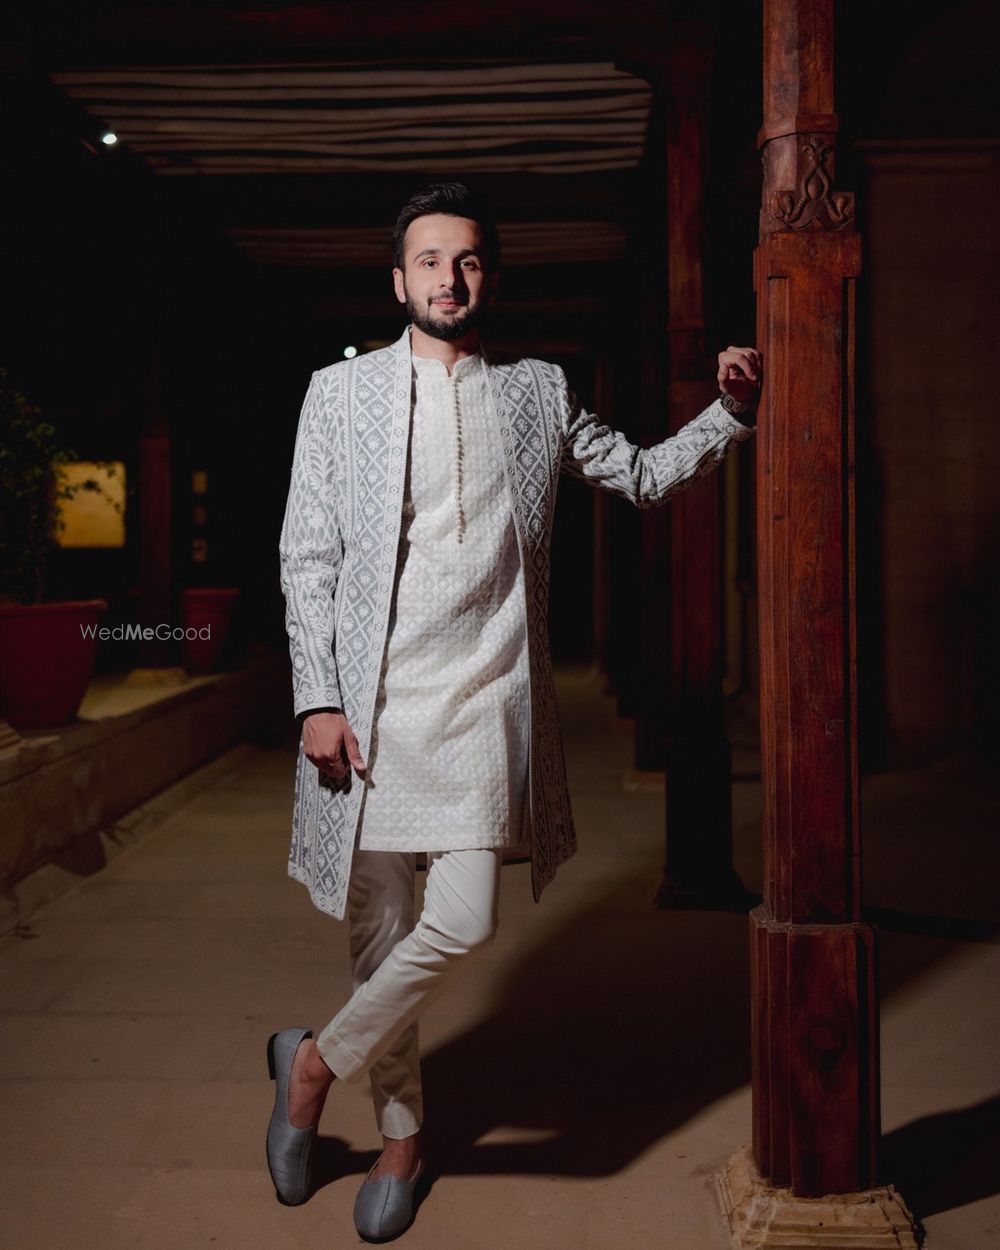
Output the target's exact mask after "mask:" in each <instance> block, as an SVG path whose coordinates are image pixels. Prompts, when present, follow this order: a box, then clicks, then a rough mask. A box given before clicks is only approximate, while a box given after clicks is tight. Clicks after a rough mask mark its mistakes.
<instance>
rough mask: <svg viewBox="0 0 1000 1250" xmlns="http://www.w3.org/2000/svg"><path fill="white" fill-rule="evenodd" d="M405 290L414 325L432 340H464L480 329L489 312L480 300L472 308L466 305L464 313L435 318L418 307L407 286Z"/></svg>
mask: <svg viewBox="0 0 1000 1250" xmlns="http://www.w3.org/2000/svg"><path fill="white" fill-rule="evenodd" d="M403 289H404V291H405V292H406V311H407V313H409V316H410V320H411V321H412V322H413V324H414V325H415V326H416V327H417V329H418V330H422V331H423V332H424V334H429V335H430V336H431V338H435V339H443V340H444V341H445V342H451V341H452V340H454V339H461V338H464V337H465V336H466V335H467V334H468V333H469V332H470V331H471V330H476V329H478V328H479V327H480V326H481V325H482V324H483V322H484V321H485V320H486V315H487V313H488V311H489V308H488V306H487V304H486V303H485V302H484V301H482V300H480V302H479V303H478V304H475V305H473V306H472V307H470V306H469V305H468V304H466V306H465V310H464V312H456V313H455V314H454V315H453V316H449V317H444V316H442V315H441V314H438V316H437V317H436V318H435V317H432V315H431V311H430V308H427V309H422V308H420V307H419V306H418V305H417V303H416V302H415V301H414V300H413V298H412V297H411V295H410V293H409V291H406V288H405V285H404V288H403Z"/></svg>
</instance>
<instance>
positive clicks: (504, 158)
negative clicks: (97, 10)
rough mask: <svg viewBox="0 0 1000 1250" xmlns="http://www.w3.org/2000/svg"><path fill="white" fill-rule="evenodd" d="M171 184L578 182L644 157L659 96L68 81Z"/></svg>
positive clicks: (390, 77)
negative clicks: (338, 176)
mask: <svg viewBox="0 0 1000 1250" xmlns="http://www.w3.org/2000/svg"><path fill="white" fill-rule="evenodd" d="M51 77H52V80H53V82H55V83H56V84H57V85H58V86H59V87H61V88H62V89H63V90H64V91H65V92H66V93H67V94H68V95H70V96H72V97H73V98H74V99H75V100H77V101H79V102H80V104H81V105H82V106H83V107H84V108H85V109H86V110H87V111H88V112H89V113H90V114H91V115H92V116H94V117H95V118H96V119H98V120H99V121H102V122H104V123H106V124H107V125H108V126H110V127H111V128H112V129H113V130H114V131H115V132H116V133H117V134H118V137H119V140H120V141H121V142H122V143H123V144H126V145H128V147H129V148H130V149H131V150H132V151H133V152H135V153H136V154H137V155H139V156H141V157H142V158H143V159H144V160H145V161H147V162H148V163H149V165H150V166H152V167H153V168H154V169H155V170H156V172H157V173H161V174H212V175H219V174H294V173H307V174H311V173H346V172H358V171H378V172H406V171H420V170H428V169H433V170H435V171H436V172H439V173H451V174H454V175H456V176H457V175H460V174H463V173H469V174H472V173H513V174H517V173H544V174H559V173H562V174H579V173H587V172H593V171H598V170H616V169H627V168H629V167H632V166H635V165H638V164H639V162H640V160H641V158H642V154H643V146H644V143H645V137H646V127H647V122H648V118H649V108H650V99H651V88H650V85H649V83H647V82H646V81H645V79H643V78H640V77H637V76H636V75H633V74H630V73H627V72H626V71H624V70H621V69H618V68H617V67H616V66H615V65H613V64H612V63H610V62H595V61H584V62H560V63H553V64H544V65H537V64H529V63H517V64H513V63H510V62H507V63H504V64H476V65H468V64H466V65H461V66H460V65H456V64H454V63H453V62H449V63H445V64H423V65H406V66H401V65H400V64H399V63H394V64H391V65H372V64H367V65H360V66H359V65H358V64H357V63H353V64H344V63H323V64H290V65H203V66H193V67H192V66H162V67H158V68H156V67H148V66H144V67H141V68H140V67H128V66H121V67H117V68H107V69H99V70H94V69H88V70H72V69H66V70H60V71H57V72H54V73H52V75H51Z"/></svg>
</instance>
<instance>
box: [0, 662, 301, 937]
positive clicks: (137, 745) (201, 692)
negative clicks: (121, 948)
mask: <svg viewBox="0 0 1000 1250" xmlns="http://www.w3.org/2000/svg"><path fill="white" fill-rule="evenodd" d="M124 706H126V707H127V701H126V703H125V705H124ZM285 721H287V726H288V729H289V732H291V731H292V730H293V729H294V721H293V717H292V713H291V678H290V674H289V671H288V662H287V660H285V659H284V657H281V658H279V657H277V656H274V655H265V656H260V657H256V658H255V659H253V660H252V661H250V662H249V663H248V664H246V665H245V666H244V667H243V668H240V669H238V670H236V671H234V672H231V673H222V674H217V675H214V676H212V677H211V678H208V679H204V678H203V679H200V680H197V681H195V682H192V683H190V684H189V685H187V686H185V687H184V688H176V687H174V688H170V687H163V688H162V689H161V691H160V692H159V695H158V697H156V698H155V699H154V700H152V701H146V702H144V703H143V704H142V705H141V706H132V707H128V708H127V710H123V711H122V712H121V713H120V714H117V715H116V714H108V715H104V716H102V717H101V719H95V720H86V719H79V720H77V721H76V722H74V723H73V724H71V725H68V726H65V727H64V728H60V729H57V730H46V731H32V732H27V733H25V734H24V736H23V737H22V738H21V739H20V741H19V742H18V743H16V744H15V745H14V746H12V747H11V748H9V749H7V750H5V751H3V752H2V753H0V810H2V811H3V824H4V836H3V841H2V844H0V886H2V896H0V933H9V932H11V931H16V930H17V929H18V927H19V926H20V925H23V923H24V921H25V920H26V919H27V916H28V915H29V914H30V913H31V912H32V911H34V910H35V909H36V908H37V907H38V906H41V905H42V904H43V903H45V902H48V901H49V900H50V899H51V898H53V897H55V896H56V895H57V894H60V893H62V892H64V890H66V889H69V888H70V887H71V886H72V885H74V884H75V883H76V882H78V881H79V880H80V879H81V878H82V877H85V876H89V875H90V874H91V873H93V872H96V871H98V870H99V869H100V868H101V867H103V865H104V864H105V863H106V862H107V861H108V859H109V858H111V857H112V856H113V855H114V854H116V853H117V851H118V850H119V849H121V847H122V846H123V845H125V844H130V843H131V842H132V841H134V840H135V837H136V836H137V831H138V830H139V828H140V827H141V829H142V830H148V828H149V827H150V820H151V818H152V816H153V813H151V810H150V805H149V800H151V799H152V798H153V796H159V795H161V794H162V793H163V792H165V791H166V790H167V789H168V787H171V786H175V785H177V784H178V783H179V784H181V785H183V784H184V782H185V779H188V778H189V775H190V774H192V773H193V772H195V770H198V769H201V768H202V766H203V765H204V764H206V763H207V762H208V761H209V760H212V759H214V758H215V757H217V756H219V755H220V754H221V753H222V752H225V751H227V750H229V749H230V748H233V747H234V746H236V745H237V744H239V743H240V742H242V741H243V740H244V739H246V738H247V737H249V736H252V735H264V737H265V738H268V739H272V738H274V737H276V736H278V733H279V727H280V726H281V725H282V723H283V722H285ZM231 766H232V765H230V767H231ZM190 784H193V785H195V786H196V787H197V788H200V787H199V784H198V782H197V781H196V780H195V779H191V782H190ZM154 806H156V807H158V806H159V804H157V805H154ZM154 823H155V821H154Z"/></svg>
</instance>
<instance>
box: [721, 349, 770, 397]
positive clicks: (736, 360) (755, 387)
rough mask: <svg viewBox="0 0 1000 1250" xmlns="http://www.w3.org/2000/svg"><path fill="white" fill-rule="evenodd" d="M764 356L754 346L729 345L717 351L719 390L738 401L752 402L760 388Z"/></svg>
mask: <svg viewBox="0 0 1000 1250" xmlns="http://www.w3.org/2000/svg"><path fill="white" fill-rule="evenodd" d="M763 367H764V357H763V356H762V355H761V353H760V352H759V351H758V350H757V349H756V347H733V346H729V347H727V348H726V350H725V351H724V352H719V375H718V376H719V390H720V391H723V392H724V393H725V394H727V395H732V397H733V399H736V400H739V401H740V403H753V402H754V401H755V400H756V398H757V393H758V391H759V389H760V384H761V377H762V373H763Z"/></svg>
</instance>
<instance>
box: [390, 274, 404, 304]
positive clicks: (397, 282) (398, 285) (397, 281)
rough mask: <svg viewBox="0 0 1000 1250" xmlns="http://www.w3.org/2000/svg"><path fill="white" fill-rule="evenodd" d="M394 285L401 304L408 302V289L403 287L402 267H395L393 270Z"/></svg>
mask: <svg viewBox="0 0 1000 1250" xmlns="http://www.w3.org/2000/svg"><path fill="white" fill-rule="evenodd" d="M392 285H393V287H394V288H395V291H396V299H398V300H399V302H400V303H401V304H405V303H406V291H405V290H404V289H403V271H402V269H394V270H393V271H392Z"/></svg>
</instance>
